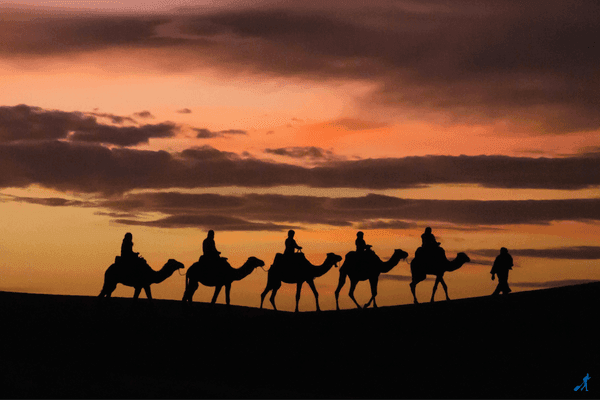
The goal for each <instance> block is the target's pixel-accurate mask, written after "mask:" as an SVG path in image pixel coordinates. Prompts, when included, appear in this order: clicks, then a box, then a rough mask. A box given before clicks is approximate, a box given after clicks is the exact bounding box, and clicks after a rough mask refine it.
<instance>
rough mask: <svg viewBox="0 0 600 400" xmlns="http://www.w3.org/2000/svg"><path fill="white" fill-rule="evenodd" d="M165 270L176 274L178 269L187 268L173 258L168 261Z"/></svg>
mask: <svg viewBox="0 0 600 400" xmlns="http://www.w3.org/2000/svg"><path fill="white" fill-rule="evenodd" d="M164 268H168V269H169V270H171V271H173V272H175V271H177V270H178V269H182V268H185V266H184V265H183V264H182V263H180V262H179V261H177V260H173V259H172V258H171V259H169V261H167V263H166V264H165V266H164Z"/></svg>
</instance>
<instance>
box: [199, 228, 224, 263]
mask: <svg viewBox="0 0 600 400" xmlns="http://www.w3.org/2000/svg"><path fill="white" fill-rule="evenodd" d="M202 252H203V253H204V256H205V257H207V258H211V259H218V258H219V256H220V255H221V252H220V251H217V247H216V245H215V231H213V230H212V229H211V230H210V231H208V235H206V239H204V241H203V242H202Z"/></svg>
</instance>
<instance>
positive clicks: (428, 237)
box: [421, 227, 440, 249]
mask: <svg viewBox="0 0 600 400" xmlns="http://www.w3.org/2000/svg"><path fill="white" fill-rule="evenodd" d="M421 241H422V242H423V243H422V245H421V246H422V247H423V248H425V249H432V248H435V247H438V246H439V245H440V243H439V242H438V241H437V240H436V239H435V236H434V235H433V233H432V232H431V228H430V227H427V228H425V232H424V233H423V234H422V235H421Z"/></svg>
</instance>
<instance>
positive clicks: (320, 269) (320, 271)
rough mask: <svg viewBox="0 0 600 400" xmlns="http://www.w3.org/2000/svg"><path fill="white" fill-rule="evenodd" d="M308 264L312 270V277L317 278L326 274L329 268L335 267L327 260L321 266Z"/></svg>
mask: <svg viewBox="0 0 600 400" xmlns="http://www.w3.org/2000/svg"><path fill="white" fill-rule="evenodd" d="M309 264H310V265H311V267H312V268H313V270H314V274H313V275H314V277H315V278H318V277H319V276H322V275H325V274H326V273H327V271H329V270H330V269H331V267H333V266H334V265H335V263H334V262H332V261H331V260H329V259H326V260H325V262H324V263H323V264H321V265H312V264H311V263H310V261H309Z"/></svg>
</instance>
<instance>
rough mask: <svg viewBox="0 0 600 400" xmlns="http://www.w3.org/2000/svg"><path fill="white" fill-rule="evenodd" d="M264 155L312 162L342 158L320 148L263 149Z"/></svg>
mask: <svg viewBox="0 0 600 400" xmlns="http://www.w3.org/2000/svg"><path fill="white" fill-rule="evenodd" d="M264 152H265V153H267V154H274V155H277V156H283V157H290V158H297V159H308V160H312V161H331V160H340V159H342V157H339V156H336V155H335V154H334V153H333V151H331V150H325V149H322V148H320V147H315V146H308V147H282V148H278V149H265V150H264Z"/></svg>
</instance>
